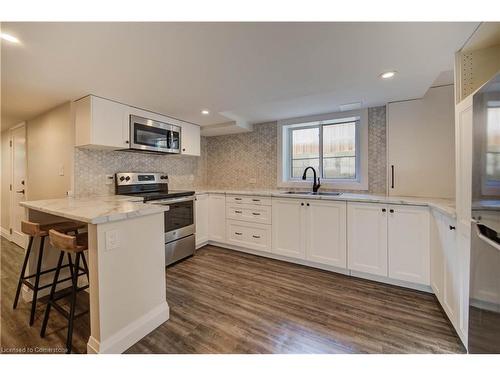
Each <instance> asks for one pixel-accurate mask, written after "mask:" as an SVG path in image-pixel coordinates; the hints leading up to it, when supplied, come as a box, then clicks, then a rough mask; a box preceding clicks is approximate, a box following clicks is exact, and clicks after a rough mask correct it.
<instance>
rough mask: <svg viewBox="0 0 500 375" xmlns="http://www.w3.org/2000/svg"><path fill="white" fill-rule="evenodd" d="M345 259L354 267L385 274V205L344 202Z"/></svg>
mask: <svg viewBox="0 0 500 375" xmlns="http://www.w3.org/2000/svg"><path fill="white" fill-rule="evenodd" d="M347 259H348V268H349V269H351V270H354V271H360V272H366V273H370V274H374V275H380V276H387V207H386V206H385V205H382V204H376V203H348V204H347Z"/></svg>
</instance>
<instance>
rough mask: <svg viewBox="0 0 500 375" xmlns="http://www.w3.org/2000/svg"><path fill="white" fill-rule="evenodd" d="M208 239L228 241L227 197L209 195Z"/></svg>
mask: <svg viewBox="0 0 500 375" xmlns="http://www.w3.org/2000/svg"><path fill="white" fill-rule="evenodd" d="M208 238H209V239H210V240H211V241H217V242H222V243H224V242H225V241H226V196H225V195H223V194H209V196H208Z"/></svg>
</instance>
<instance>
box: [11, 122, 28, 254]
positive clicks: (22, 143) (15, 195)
mask: <svg viewBox="0 0 500 375" xmlns="http://www.w3.org/2000/svg"><path fill="white" fill-rule="evenodd" d="M26 192H27V184H26V124H25V123H24V122H23V123H21V124H19V125H16V126H14V127H13V128H12V129H11V130H10V228H9V232H10V238H11V241H12V242H14V243H16V244H17V245H19V246H21V247H22V248H25V247H26V244H27V236H26V235H25V234H23V233H22V231H21V221H22V220H24V219H25V217H26V213H25V209H24V207H21V206H20V205H19V202H22V201H24V200H26Z"/></svg>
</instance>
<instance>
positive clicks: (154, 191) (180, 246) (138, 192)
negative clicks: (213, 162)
mask: <svg viewBox="0 0 500 375" xmlns="http://www.w3.org/2000/svg"><path fill="white" fill-rule="evenodd" d="M115 181H116V190H115V191H116V194H120V195H131V196H136V197H141V198H142V199H143V202H144V203H149V204H161V205H168V206H169V210H168V211H166V212H165V263H166V265H167V266H168V265H169V264H172V263H175V262H177V261H179V260H181V259H183V258H186V257H188V256H190V255H193V254H194V252H195V237H194V234H195V222H194V191H183V190H169V189H168V176H167V175H166V174H163V173H117V174H116V176H115Z"/></svg>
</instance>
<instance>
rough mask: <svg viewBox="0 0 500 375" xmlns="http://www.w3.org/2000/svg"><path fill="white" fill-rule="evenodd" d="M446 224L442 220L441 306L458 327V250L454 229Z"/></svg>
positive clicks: (459, 281) (459, 290)
mask: <svg viewBox="0 0 500 375" xmlns="http://www.w3.org/2000/svg"><path fill="white" fill-rule="evenodd" d="M447 224H448V222H447V221H445V222H443V233H444V235H443V241H444V271H443V273H444V285H443V303H442V306H443V309H444V311H445V312H446V314H447V315H448V318H449V319H450V321H451V322H452V323H453V325H454V326H455V327H456V328H458V326H459V324H458V323H459V319H460V293H461V274H460V267H459V258H458V254H459V252H458V249H457V239H456V233H455V230H450V229H449V225H447ZM447 226H448V228H447ZM457 330H458V329H457Z"/></svg>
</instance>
